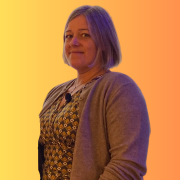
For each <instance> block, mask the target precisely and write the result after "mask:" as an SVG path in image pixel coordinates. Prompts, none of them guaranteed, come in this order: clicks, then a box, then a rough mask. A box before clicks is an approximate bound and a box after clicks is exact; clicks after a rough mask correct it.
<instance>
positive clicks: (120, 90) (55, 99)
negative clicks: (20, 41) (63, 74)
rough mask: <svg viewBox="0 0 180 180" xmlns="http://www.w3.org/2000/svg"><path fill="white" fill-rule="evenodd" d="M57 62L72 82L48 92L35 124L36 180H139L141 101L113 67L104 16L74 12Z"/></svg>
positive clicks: (143, 133) (144, 136)
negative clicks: (65, 66)
mask: <svg viewBox="0 0 180 180" xmlns="http://www.w3.org/2000/svg"><path fill="white" fill-rule="evenodd" d="M63 59H64V62H65V63H66V64H68V65H69V66H71V67H72V68H74V69H76V70H77V78H76V79H73V80H70V81H68V82H65V83H63V84H60V85H58V86H56V87H54V88H53V89H51V91H50V92H49V93H48V95H47V97H46V99H45V102H44V105H43V109H42V111H41V112H40V114H39V117H40V127H41V132H40V137H39V143H38V144H39V172H40V177H41V179H43V180H52V179H53V180H61V179H62V180H67V179H71V180H131V179H134V180H142V179H143V176H144V175H145V174H146V171H147V168H146V158H147V151H148V144H149V134H150V125H149V118H148V112H147V107H146V103H145V100H144V98H143V95H142V93H141V91H140V89H139V88H138V86H137V85H136V83H135V82H134V81H133V80H132V79H131V78H130V77H128V76H127V75H124V74H122V73H118V72H111V71H110V70H109V69H110V68H112V67H114V66H117V65H118V64H119V63H120V61H121V51H120V46H119V41H118V37H117V34H116V31H115V28H114V25H113V22H112V20H111V18H110V16H109V14H108V13H107V12H106V11H105V10H104V9H103V8H101V7H99V6H82V7H79V8H77V9H75V10H74V11H73V12H72V13H71V15H70V17H69V19H68V21H67V23H66V26H65V32H64V49H63Z"/></svg>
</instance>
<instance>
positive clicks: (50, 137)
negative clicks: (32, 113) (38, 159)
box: [39, 75, 103, 180]
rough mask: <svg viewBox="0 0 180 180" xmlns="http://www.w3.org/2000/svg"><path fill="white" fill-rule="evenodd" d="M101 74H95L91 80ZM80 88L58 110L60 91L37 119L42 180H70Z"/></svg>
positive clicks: (60, 98) (77, 121) (77, 122)
mask: <svg viewBox="0 0 180 180" xmlns="http://www.w3.org/2000/svg"><path fill="white" fill-rule="evenodd" d="M102 76H103V75H101V76H97V77H96V78H94V79H92V80H91V82H93V81H94V80H97V79H99V78H100V77H102ZM91 82H89V83H91ZM89 83H87V84H89ZM87 84H86V85H87ZM86 85H85V86H84V87H83V88H85V87H86ZM70 86H71V84H70ZM70 86H69V87H70ZM83 88H82V89H80V90H78V91H77V92H76V93H75V94H73V95H72V100H71V101H70V102H69V103H67V102H66V103H65V104H64V105H63V106H61V107H60V108H59V109H58V106H59V104H60V102H61V100H62V98H63V95H64V94H62V95H61V96H60V97H58V98H57V100H56V101H55V102H54V103H53V104H52V105H51V107H50V108H49V109H48V110H47V111H46V112H45V113H44V115H43V116H42V117H41V119H40V128H41V132H40V138H39V142H40V143H41V144H42V145H44V158H45V162H44V164H43V177H42V179H43V180H69V179H70V173H71V169H72V161H73V152H74V145H75V139H76V132H77V128H78V124H79V116H78V110H79V96H80V94H81V92H82V90H83Z"/></svg>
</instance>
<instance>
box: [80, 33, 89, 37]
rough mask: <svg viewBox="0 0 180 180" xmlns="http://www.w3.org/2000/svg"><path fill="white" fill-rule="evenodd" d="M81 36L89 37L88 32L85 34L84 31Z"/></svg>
mask: <svg viewBox="0 0 180 180" xmlns="http://www.w3.org/2000/svg"><path fill="white" fill-rule="evenodd" d="M82 36H83V37H89V36H90V35H89V34H86V33H83V34H82Z"/></svg>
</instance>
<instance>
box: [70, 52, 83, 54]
mask: <svg viewBox="0 0 180 180" xmlns="http://www.w3.org/2000/svg"><path fill="white" fill-rule="evenodd" d="M72 53H83V52H70V54H72Z"/></svg>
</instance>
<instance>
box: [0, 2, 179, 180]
mask: <svg viewBox="0 0 180 180" xmlns="http://www.w3.org/2000/svg"><path fill="white" fill-rule="evenodd" d="M89 2H90V3H89ZM82 5H98V6H101V7H103V8H105V9H106V10H107V11H108V12H109V14H110V16H111V17H112V20H113V22H114V24H115V27H116V30H117V34H118V37H119V41H120V45H121V50H122V63H121V64H120V65H119V66H118V67H116V68H113V69H111V71H116V72H122V73H125V74H127V75H128V76H130V77H131V78H132V79H134V81H135V82H136V83H137V84H138V86H139V87H140V89H141V90H142V92H143V94H144V97H145V99H146V103H147V107H148V112H149V118H150V124H151V135H150V142H149V150H148V157H147V174H146V175H145V176H144V179H145V180H180V174H179V169H180V165H179V163H180V115H179V111H180V109H179V102H180V95H179V92H180V87H179V84H180V83H179V82H180V80H179V79H180V73H179V71H180V10H179V9H180V1H178V0H171V1H170V0H169V1H168V0H151V1H144V0H137V1H124V0H114V1H107V2H106V1H104V0H91V1H84V0H76V1H61V0H53V1H47V0H43V1H42V0H39V1H37V0H36V1H35V0H31V1H22V0H16V1H12V0H9V1H1V2H0V18H1V19H0V26H1V28H0V46H1V47H0V77H1V83H0V85H1V93H0V96H1V97H0V98H1V105H0V112H1V118H0V142H1V144H0V145H1V148H0V174H1V175H0V179H2V180H11V179H18V180H32V179H33V180H36V179H37V180H38V179H39V172H38V149H37V146H38V138H39V134H40V124H39V117H38V115H39V113H40V111H41V109H42V105H43V102H44V100H45V97H46V95H47V93H48V92H49V91H50V90H51V89H52V88H53V87H54V86H56V85H58V84H61V83H63V82H66V81H69V80H71V79H73V78H76V77H77V74H76V71H75V70H74V69H72V68H71V67H68V66H67V65H65V64H64V62H63V59H62V48H63V31H64V26H65V23H66V21H67V18H68V16H69V15H70V13H71V12H72V11H73V10H74V9H75V8H77V7H79V6H82Z"/></svg>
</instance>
